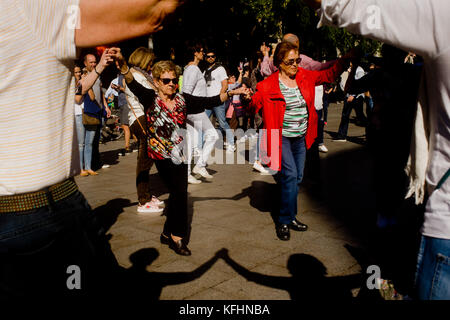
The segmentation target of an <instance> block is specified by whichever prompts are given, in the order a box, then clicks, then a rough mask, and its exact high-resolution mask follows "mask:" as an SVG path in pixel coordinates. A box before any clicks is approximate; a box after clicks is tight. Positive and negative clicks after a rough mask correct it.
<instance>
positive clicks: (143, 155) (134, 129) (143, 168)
mask: <svg viewBox="0 0 450 320" xmlns="http://www.w3.org/2000/svg"><path fill="white" fill-rule="evenodd" d="M138 120H139V122H140V123H141V125H142V126H143V127H144V128H146V127H147V126H146V123H147V122H146V119H145V116H141V117H139V119H138ZM139 122H138V121H137V120H136V121H134V122H133V124H132V125H131V127H130V132H131V133H132V134H134V135H135V136H136V138H137V140H138V144H139V151H138V157H137V166H136V189H137V194H138V200H139V203H140V204H142V205H143V204H145V203H147V202H149V201H151V200H152V195H151V194H150V176H149V172H150V169H151V168H152V166H153V160H152V159H151V158H149V157H148V150H147V138H146V135H145V133H144V131H143V130H142V128H141V126H140V125H139Z"/></svg>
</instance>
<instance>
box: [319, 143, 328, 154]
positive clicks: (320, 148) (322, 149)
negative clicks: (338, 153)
mask: <svg viewBox="0 0 450 320" xmlns="http://www.w3.org/2000/svg"><path fill="white" fill-rule="evenodd" d="M319 151H320V152H323V153H327V152H328V148H327V147H325V145H324V144H321V145H320V146H319Z"/></svg>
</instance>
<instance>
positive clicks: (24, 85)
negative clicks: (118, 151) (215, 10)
mask: <svg viewBox="0 0 450 320" xmlns="http://www.w3.org/2000/svg"><path fill="white" fill-rule="evenodd" d="M77 5H78V0H1V1H0V26H1V28H0V39H1V45H0V66H1V70H2V72H1V74H2V80H1V81H0V146H1V147H0V195H12V194H19V193H25V192H32V191H37V190H40V189H42V188H45V187H48V186H51V185H53V184H55V183H58V182H61V181H64V180H65V179H67V178H69V177H71V176H74V175H76V174H78V173H79V171H80V161H79V157H78V142H77V138H76V134H75V126H74V124H75V121H74V110H73V109H74V106H73V105H74V99H75V78H74V76H73V74H72V71H73V68H74V63H73V60H74V59H76V46H75V28H73V27H72V26H71V25H70V24H69V23H68V22H69V21H71V18H72V17H71V11H70V10H69V8H71V7H75V8H76V7H77ZM24 115H25V116H26V115H32V117H33V125H32V126H30V125H29V124H27V121H24ZM11 133H13V134H11Z"/></svg>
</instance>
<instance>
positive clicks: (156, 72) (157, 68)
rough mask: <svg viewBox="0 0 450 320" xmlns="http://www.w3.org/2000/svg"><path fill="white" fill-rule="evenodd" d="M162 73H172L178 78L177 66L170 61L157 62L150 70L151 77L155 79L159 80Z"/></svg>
mask: <svg viewBox="0 0 450 320" xmlns="http://www.w3.org/2000/svg"><path fill="white" fill-rule="evenodd" d="M164 72H173V73H174V74H175V75H176V77H177V78H178V77H179V74H178V72H177V66H176V65H175V63H173V62H172V61H169V60H164V61H159V62H157V63H155V65H154V66H153V68H152V75H153V77H154V78H155V79H160V78H161V75H162V74H163V73H164Z"/></svg>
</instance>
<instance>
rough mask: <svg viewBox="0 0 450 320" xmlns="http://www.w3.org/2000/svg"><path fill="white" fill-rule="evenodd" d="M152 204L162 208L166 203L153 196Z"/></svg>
mask: <svg viewBox="0 0 450 320" xmlns="http://www.w3.org/2000/svg"><path fill="white" fill-rule="evenodd" d="M150 203H152V204H154V205H156V206H162V205H163V204H164V201H161V200H159V199H158V198H157V197H155V196H153V197H152V200H151V201H150Z"/></svg>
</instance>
